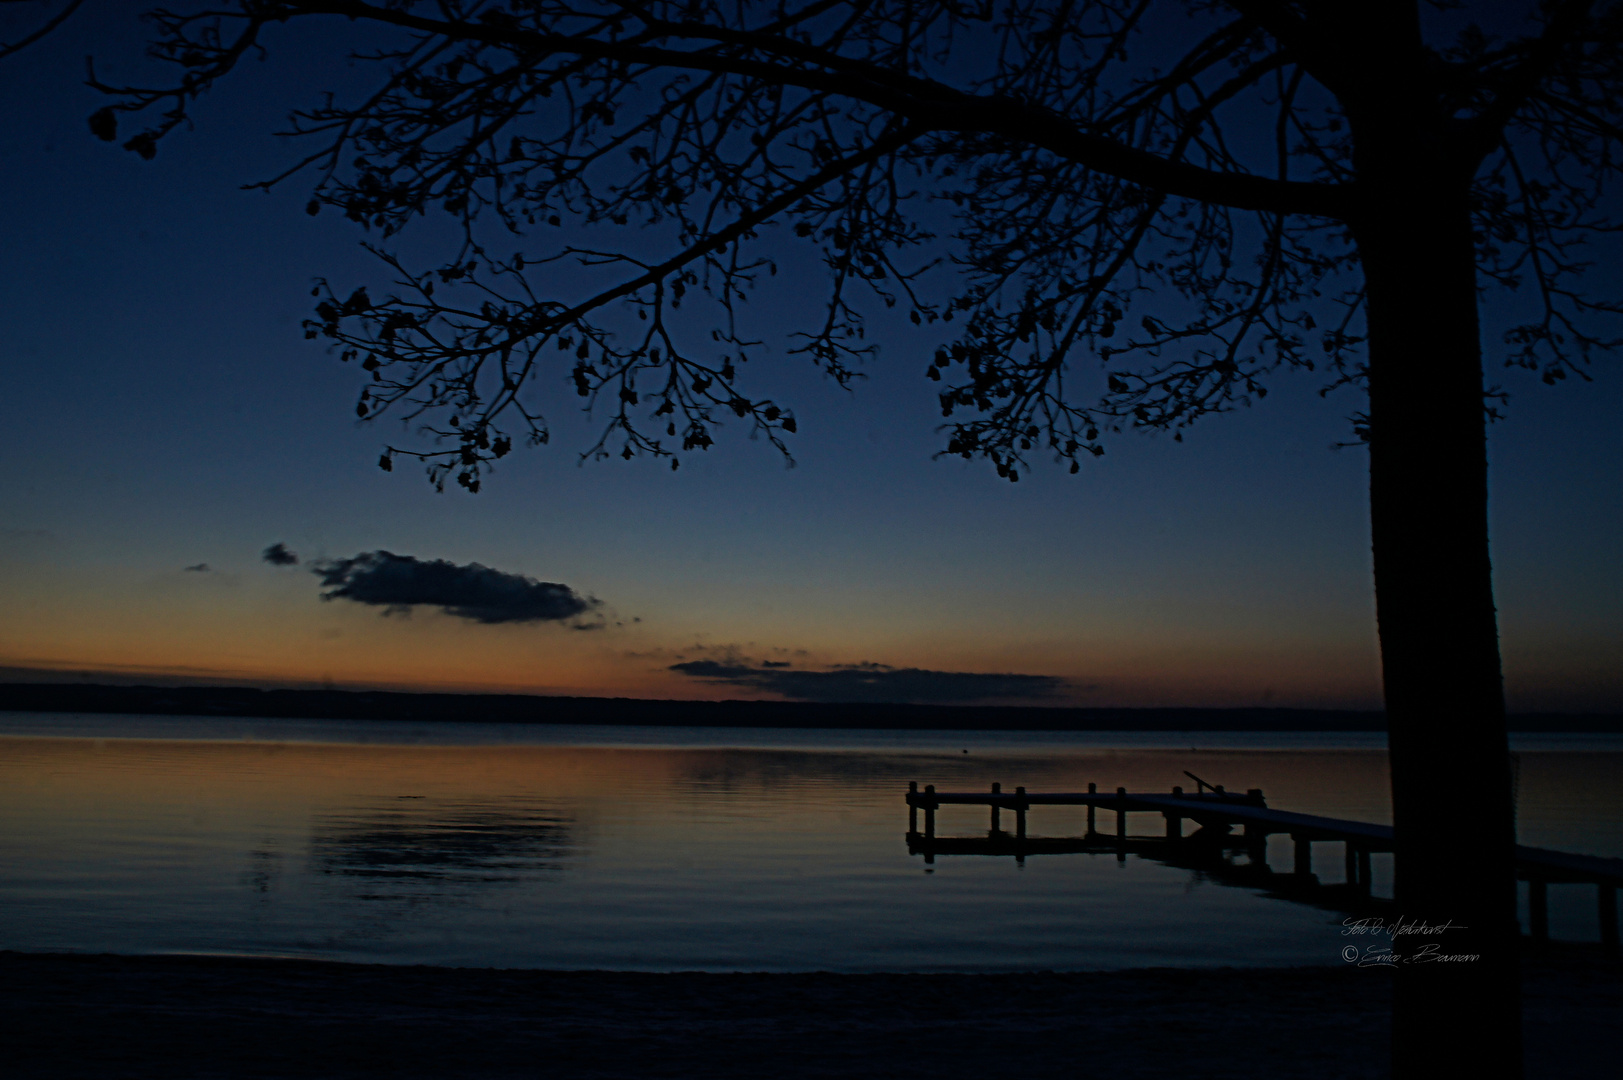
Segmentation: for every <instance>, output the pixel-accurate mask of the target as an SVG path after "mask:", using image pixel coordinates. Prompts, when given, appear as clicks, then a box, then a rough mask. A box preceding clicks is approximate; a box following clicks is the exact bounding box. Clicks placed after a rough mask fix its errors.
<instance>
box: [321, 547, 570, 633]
mask: <svg viewBox="0 0 1623 1080" xmlns="http://www.w3.org/2000/svg"><path fill="white" fill-rule="evenodd" d="M311 572H312V573H314V574H315V575H316V576H317V577H319V578H320V579H321V583H322V584H323V585H325V586H327V591H326V592H324V593H322V594H321V598H322V599H323V600H340V599H341V600H353V601H355V602H356V603H357V604H372V605H374V606H377V607H382V608H386V609H389V610H391V611H393V610H399V611H404V610H407V609H409V608H411V607H413V606H415V605H418V604H427V605H429V606H431V607H438V608H443V609H444V610H445V612H446V614H448V615H455V616H456V617H457V618H459V619H468V620H470V621H472V622H479V623H510V622H563V621H566V620H568V619H573V618H575V617H576V616H579V615H584V614H585V613H586V612H588V611H590V610H592V609H593V608H596V607H598V606H600V602H599V601H597V600H595V599H593V598H592V597H589V596H581V595H580V594H579V593H577V592H575V590H573V589H571V588H570V587H569V586H567V585H559V584H558V583H557V582H553V581H537V580H535V578H531V577H525V576H524V575H523V574H509V573H505V572H503V571H501V570H494V569H492V568H490V567H488V566H481V565H480V564H478V563H468V564H467V565H466V566H458V565H456V564H455V563H453V562H448V561H446V560H445V559H434V560H432V561H424V560H422V559H416V558H413V557H412V556H410V555H396V554H394V553H393V552H391V551H365V552H362V553H361V554H359V555H357V556H355V557H354V558H352V559H328V560H326V561H324V562H318V563H314V564H312V566H311ZM595 625H596V624H594V623H577V624H575V626H576V629H591V628H593V627H594V626H595Z"/></svg>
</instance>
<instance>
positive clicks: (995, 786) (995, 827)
mask: <svg viewBox="0 0 1623 1080" xmlns="http://www.w3.org/2000/svg"><path fill="white" fill-rule="evenodd" d="M1002 791H1003V785H1002V784H1000V783H998V782H997V781H995V780H994V781H993V782H992V794H993V795H997V794H999V793H1001V792H1002ZM999 826H1000V822H999V820H998V805H997V803H993V804H992V835H993V836H994V837H995V836H997V834H998V833H1000V832H1002V831H1003V830H1002V828H1000V827H999Z"/></svg>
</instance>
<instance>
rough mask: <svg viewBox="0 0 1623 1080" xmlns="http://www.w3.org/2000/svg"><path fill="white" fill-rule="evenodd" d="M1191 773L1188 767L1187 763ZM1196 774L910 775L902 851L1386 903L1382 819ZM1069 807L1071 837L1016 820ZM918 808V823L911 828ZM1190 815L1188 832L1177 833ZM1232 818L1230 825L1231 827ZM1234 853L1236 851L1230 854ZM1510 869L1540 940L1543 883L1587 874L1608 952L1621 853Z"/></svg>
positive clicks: (1386, 845)
mask: <svg viewBox="0 0 1623 1080" xmlns="http://www.w3.org/2000/svg"><path fill="white" fill-rule="evenodd" d="M1191 775H1193V774H1191ZM1196 782H1197V784H1198V785H1199V786H1198V787H1197V789H1196V790H1195V791H1194V792H1185V791H1184V790H1183V788H1181V787H1175V788H1173V789H1172V791H1171V793H1170V794H1160V793H1148V792H1129V791H1128V790H1127V789H1126V788H1117V789H1116V790H1115V791H1114V792H1106V791H1100V790H1098V786H1097V785H1096V784H1089V785H1088V790H1087V791H1085V792H1060V793H1052V792H1050V793H1038V792H1028V791H1026V789H1025V788H1023V787H1017V788H1015V789H1014V791H1012V792H1005V791H1004V790H1003V789H1002V786H1001V785H999V784H993V785H992V788H991V790H990V791H973V792H970V791H937V790H936V789H935V786H934V785H933V784H927V785H925V787H924V789H923V790H922V791H920V790H919V785H918V784H917V783H916V782H914V783H910V784H908V790H907V816H908V825H907V850H908V853H909V854H911V855H922V856H924V861H925V862H927V863H933V862H934V861H935V858H936V856H938V855H1004V856H1013V857H1014V858H1015V859H1016V860H1019V861H1024V860H1025V858H1026V857H1027V856H1028V855H1059V854H1079V853H1086V854H1112V853H1113V854H1115V856H1116V858H1117V859H1118V860H1123V861H1125V860H1126V858H1127V856H1128V855H1129V854H1132V855H1139V856H1143V857H1145V858H1150V859H1154V860H1155V861H1157V862H1161V863H1165V864H1167V865H1169V866H1178V867H1182V868H1186V869H1191V870H1199V871H1201V872H1202V873H1204V874H1206V875H1207V876H1209V877H1212V878H1214V879H1215V880H1218V881H1223V882H1227V883H1229V884H1234V885H1245V886H1249V887H1253V888H1260V889H1262V890H1264V891H1265V892H1267V893H1269V894H1270V895H1274V896H1279V897H1282V898H1286V899H1291V900H1297V901H1304V902H1307V903H1312V904H1315V905H1317V906H1321V907H1326V908H1330V909H1333V910H1340V911H1347V912H1351V913H1355V914H1369V913H1373V912H1378V911H1381V910H1383V909H1387V908H1389V907H1390V906H1391V904H1392V901H1391V900H1390V899H1389V898H1382V897H1377V896H1374V895H1372V893H1371V889H1370V882H1371V879H1372V876H1371V873H1370V856H1371V855H1372V854H1377V853H1382V852H1390V851H1392V826H1390V825H1374V824H1370V823H1369V822H1364V821H1347V820H1344V819H1341V818H1329V817H1320V816H1318V815H1316V814H1297V813H1292V812H1291V811H1288V810H1275V809H1273V808H1271V807H1269V806H1268V803H1267V800H1266V799H1264V798H1263V794H1262V791H1261V790H1260V789H1256V788H1253V789H1251V790H1249V791H1247V792H1246V793H1245V794H1244V795H1238V794H1233V793H1230V792H1227V791H1225V790H1224V789H1223V788H1222V786H1221V785H1216V786H1213V785H1208V784H1206V783H1205V782H1204V781H1202V780H1199V779H1198V778H1197V780H1196ZM966 805H967V806H984V807H987V808H989V810H990V812H991V827H990V829H988V830H987V832H986V833H985V834H983V835H977V836H938V835H937V834H936V812H937V811H938V810H939V809H940V808H941V807H943V806H966ZM1047 806H1079V807H1085V808H1086V809H1087V828H1086V831H1085V832H1084V833H1082V834H1081V835H1080V836H1074V835H1073V836H1057V837H1056V836H1037V835H1034V834H1032V833H1031V832H1030V831H1029V830H1028V828H1027V817H1028V815H1029V813H1030V811H1031V810H1032V808H1033V807H1047ZM1101 810H1103V811H1105V812H1106V813H1107V814H1109V815H1110V816H1111V820H1110V821H1109V824H1110V825H1111V826H1113V828H1112V829H1111V831H1110V832H1108V833H1107V832H1100V831H1099V829H1098V815H1099V811H1101ZM1005 811H1007V812H1009V813H1011V814H1013V816H1014V831H1013V832H1012V833H1011V832H1009V831H1007V830H1005V829H1004V828H1003V820H1002V818H1003V814H1004V812H1005ZM1132 813H1137V814H1145V813H1149V814H1156V815H1159V817H1160V818H1161V820H1162V822H1163V823H1164V828H1163V829H1162V830H1161V832H1160V834H1159V835H1154V836H1143V835H1132V834H1129V832H1128V829H1127V815H1128V814H1132ZM921 817H922V819H923V821H922V824H923V829H922V830H921V829H920V827H919V826H920V818H921ZM1186 823H1192V824H1193V826H1194V829H1193V831H1192V832H1186ZM1236 828H1238V829H1239V830H1240V831H1239V832H1238V833H1236V832H1235V829H1236ZM1280 833H1283V834H1287V835H1289V836H1290V838H1291V840H1292V841H1293V845H1294V847H1293V856H1294V857H1293V860H1292V868H1291V871H1290V873H1277V872H1275V871H1274V870H1273V869H1272V868H1271V867H1270V866H1269V865H1268V858H1267V845H1268V837H1269V836H1272V835H1276V834H1280ZM1315 843H1339V844H1341V845H1342V853H1343V858H1344V860H1345V862H1344V866H1345V880H1344V881H1343V882H1342V883H1340V884H1324V883H1321V882H1320V881H1319V880H1318V877H1317V876H1316V875H1315V874H1314V873H1313V845H1314V844H1315ZM1240 855H1243V856H1244V861H1238V860H1237V859H1236V856H1240ZM1516 876H1517V878H1518V879H1519V880H1522V881H1526V882H1528V914H1529V917H1528V923H1529V927H1528V932H1529V935H1530V936H1531V937H1532V938H1533V939H1534V940H1535V941H1548V940H1549V936H1550V931H1549V913H1548V912H1549V909H1548V901H1547V894H1548V888H1549V886H1550V885H1552V884H1586V885H1594V886H1595V887H1596V890H1597V894H1598V915H1599V918H1600V936H1601V943H1602V945H1603V946H1604V947H1605V948H1606V949H1607V951H1609V952H1610V953H1611V954H1613V955H1614V956H1615V955H1618V953H1619V945H1618V919H1617V890H1618V888H1619V887H1620V886H1623V859H1603V858H1597V857H1595V856H1592V855H1574V854H1570V853H1568V852H1563V851H1548V850H1545V849H1543V848H1534V847H1524V846H1522V845H1517V847H1516Z"/></svg>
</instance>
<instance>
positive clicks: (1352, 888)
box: [1342, 840, 1358, 892]
mask: <svg viewBox="0 0 1623 1080" xmlns="http://www.w3.org/2000/svg"><path fill="white" fill-rule="evenodd" d="M1342 846H1343V847H1345V848H1346V849H1347V852H1346V858H1345V859H1344V860H1343V863H1344V865H1345V866H1346V875H1347V890H1348V891H1349V892H1357V891H1358V848H1357V847H1355V846H1354V845H1353V842H1352V841H1351V840H1348V841H1345V842H1344V843H1343V844H1342Z"/></svg>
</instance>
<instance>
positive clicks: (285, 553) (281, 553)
mask: <svg viewBox="0 0 1623 1080" xmlns="http://www.w3.org/2000/svg"><path fill="white" fill-rule="evenodd" d="M259 557H260V558H261V559H264V560H265V561H266V562H268V563H270V564H271V565H272V566H294V565H297V563H298V561H299V557H298V555H297V554H296V553H294V552H291V551H289V550H288V549H287V545H286V544H282V543H275V544H272V545H271V546H270V547H268V548H266V549H265V550H264V551H261V552H260V553H259Z"/></svg>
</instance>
